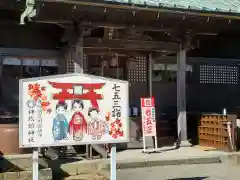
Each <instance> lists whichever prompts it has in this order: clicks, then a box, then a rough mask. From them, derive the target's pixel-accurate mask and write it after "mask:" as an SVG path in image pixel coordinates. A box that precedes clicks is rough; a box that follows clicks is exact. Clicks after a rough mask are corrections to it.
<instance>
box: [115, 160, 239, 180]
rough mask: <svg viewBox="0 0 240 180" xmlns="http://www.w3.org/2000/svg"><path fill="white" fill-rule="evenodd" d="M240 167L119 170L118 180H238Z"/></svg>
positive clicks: (165, 167) (218, 166)
mask: <svg viewBox="0 0 240 180" xmlns="http://www.w3.org/2000/svg"><path fill="white" fill-rule="evenodd" d="M238 179H240V166H234V165H230V164H194V165H178V166H160V167H146V168H136V169H123V170H118V172H117V180H238Z"/></svg>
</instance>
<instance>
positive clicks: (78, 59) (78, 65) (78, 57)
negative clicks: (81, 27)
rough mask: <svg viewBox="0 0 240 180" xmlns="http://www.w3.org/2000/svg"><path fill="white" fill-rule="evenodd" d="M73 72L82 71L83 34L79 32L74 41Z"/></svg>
mask: <svg viewBox="0 0 240 180" xmlns="http://www.w3.org/2000/svg"><path fill="white" fill-rule="evenodd" d="M74 64H75V72H77V73H83V64H84V55H83V34H82V33H81V34H80V36H79V38H78V41H77V43H76V49H75V62H74Z"/></svg>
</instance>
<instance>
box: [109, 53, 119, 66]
mask: <svg viewBox="0 0 240 180" xmlns="http://www.w3.org/2000/svg"><path fill="white" fill-rule="evenodd" d="M109 64H110V67H117V64H118V59H117V57H116V56H113V57H112V58H111V59H110V61H109Z"/></svg>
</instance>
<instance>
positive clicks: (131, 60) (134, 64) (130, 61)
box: [127, 57, 137, 70]
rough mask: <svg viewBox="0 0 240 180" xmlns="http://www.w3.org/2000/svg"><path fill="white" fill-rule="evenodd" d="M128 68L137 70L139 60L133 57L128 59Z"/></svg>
mask: <svg viewBox="0 0 240 180" xmlns="http://www.w3.org/2000/svg"><path fill="white" fill-rule="evenodd" d="M127 68H128V69H131V70H135V69H137V60H136V59H135V58H133V57H130V58H128V61H127Z"/></svg>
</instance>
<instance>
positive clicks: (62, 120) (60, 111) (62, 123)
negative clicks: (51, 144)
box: [52, 101, 68, 141]
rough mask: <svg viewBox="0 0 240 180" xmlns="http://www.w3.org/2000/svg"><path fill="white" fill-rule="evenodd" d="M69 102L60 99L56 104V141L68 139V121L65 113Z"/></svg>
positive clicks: (54, 127)
mask: <svg viewBox="0 0 240 180" xmlns="http://www.w3.org/2000/svg"><path fill="white" fill-rule="evenodd" d="M67 107H68V105H67V103H66V102H65V101H59V102H58V103H57V105H56V114H57V115H56V117H55V118H54V119H53V125H52V134H53V138H54V140H55V141H59V140H63V139H67V132H68V121H67V119H66V117H65V115H64V113H65V112H66V111H67Z"/></svg>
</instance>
